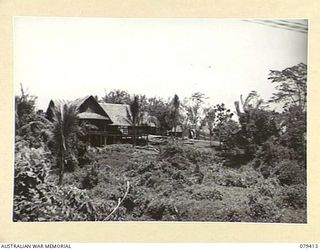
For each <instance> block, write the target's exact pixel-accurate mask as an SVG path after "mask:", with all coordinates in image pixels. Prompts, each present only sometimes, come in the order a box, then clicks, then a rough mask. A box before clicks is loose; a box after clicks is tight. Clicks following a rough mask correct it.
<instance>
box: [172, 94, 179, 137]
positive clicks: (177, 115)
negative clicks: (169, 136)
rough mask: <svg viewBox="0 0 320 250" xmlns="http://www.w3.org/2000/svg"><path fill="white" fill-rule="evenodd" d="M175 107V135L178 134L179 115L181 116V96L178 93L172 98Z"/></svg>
mask: <svg viewBox="0 0 320 250" xmlns="http://www.w3.org/2000/svg"><path fill="white" fill-rule="evenodd" d="M172 104H173V108H174V111H173V112H174V113H173V127H174V137H176V136H177V122H178V117H179V107H180V100H179V96H178V95H177V94H175V95H174V97H173V100H172Z"/></svg>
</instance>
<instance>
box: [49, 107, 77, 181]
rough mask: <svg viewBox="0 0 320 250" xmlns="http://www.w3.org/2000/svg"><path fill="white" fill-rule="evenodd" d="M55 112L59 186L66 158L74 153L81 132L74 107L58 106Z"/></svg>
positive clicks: (54, 134) (54, 109)
mask: <svg viewBox="0 0 320 250" xmlns="http://www.w3.org/2000/svg"><path fill="white" fill-rule="evenodd" d="M52 111H53V114H54V115H53V126H54V128H53V138H52V139H53V144H54V148H55V154H56V155H57V158H58V165H59V185H61V184H62V181H63V175H64V172H65V164H66V156H67V154H70V153H72V152H71V151H72V148H73V147H74V146H75V145H73V144H74V142H75V138H76V136H77V133H78V132H79V125H78V121H79V119H78V116H77V115H78V112H77V108H76V106H74V105H68V104H62V103H60V104H58V105H57V106H54V108H53V109H52Z"/></svg>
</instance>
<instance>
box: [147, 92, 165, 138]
mask: <svg viewBox="0 0 320 250" xmlns="http://www.w3.org/2000/svg"><path fill="white" fill-rule="evenodd" d="M146 111H147V112H148V114H149V115H150V116H155V117H156V118H157V119H158V121H159V123H160V130H161V132H162V133H164V132H166V131H167V130H169V129H170V128H171V127H170V119H168V117H170V115H169V114H170V105H169V101H165V100H163V99H162V98H159V97H151V98H149V99H148V105H147V108H146Z"/></svg>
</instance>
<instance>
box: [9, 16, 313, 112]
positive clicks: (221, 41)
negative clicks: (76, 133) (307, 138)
mask: <svg viewBox="0 0 320 250" xmlns="http://www.w3.org/2000/svg"><path fill="white" fill-rule="evenodd" d="M292 21H298V22H301V20H292ZM14 34H15V37H14V83H15V94H19V93H20V87H19V84H20V83H22V84H23V86H24V88H25V89H27V90H28V92H29V93H30V94H32V95H35V96H37V97H38V102H37V105H38V108H41V109H46V108H47V105H48V103H49V101H50V99H65V100H73V99H76V98H79V97H82V96H85V95H90V94H92V95H98V96H99V97H102V96H103V95H104V93H105V90H106V91H110V90H112V89H124V90H127V91H129V92H130V93H135V94H146V95H147V96H149V97H152V96H160V97H164V98H168V97H173V95H174V94H175V93H177V94H178V95H179V97H180V99H183V98H184V97H189V96H190V95H191V94H192V93H193V92H198V91H199V92H203V93H205V94H206V96H207V97H209V99H208V101H209V102H210V103H212V104H217V103H221V102H224V103H225V104H226V105H227V107H229V108H231V109H233V108H234V104H233V103H234V101H236V100H239V96H240V94H243V95H244V96H246V95H247V94H248V93H249V92H250V91H251V90H256V91H258V93H259V94H260V95H261V96H262V97H263V98H264V99H266V100H267V99H269V97H270V96H271V94H272V92H274V85H272V84H271V83H270V81H268V80H267V78H268V73H269V70H271V69H274V70H282V69H284V68H286V67H290V66H293V65H296V64H298V63H300V62H304V63H307V35H306V34H303V33H299V32H295V31H289V30H284V29H278V28H274V27H269V26H265V25H261V24H257V23H251V22H245V21H241V20H237V19H116V18H60V17H59V18H52V17H16V18H15V26H14Z"/></svg>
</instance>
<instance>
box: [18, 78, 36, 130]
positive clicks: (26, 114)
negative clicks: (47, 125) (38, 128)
mask: <svg viewBox="0 0 320 250" xmlns="http://www.w3.org/2000/svg"><path fill="white" fill-rule="evenodd" d="M20 91H21V95H20V96H15V125H16V130H17V129H19V128H20V127H22V126H23V125H26V124H27V123H29V122H31V121H32V120H33V119H34V115H35V103H36V99H37V98H36V97H35V96H32V95H30V94H28V93H27V92H25V91H24V89H23V86H22V83H21V84H20Z"/></svg>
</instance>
